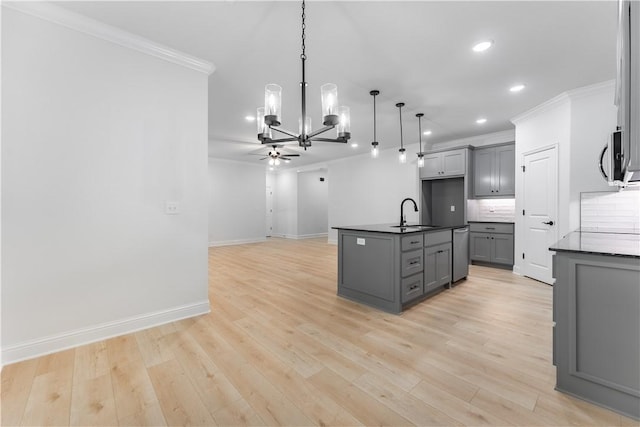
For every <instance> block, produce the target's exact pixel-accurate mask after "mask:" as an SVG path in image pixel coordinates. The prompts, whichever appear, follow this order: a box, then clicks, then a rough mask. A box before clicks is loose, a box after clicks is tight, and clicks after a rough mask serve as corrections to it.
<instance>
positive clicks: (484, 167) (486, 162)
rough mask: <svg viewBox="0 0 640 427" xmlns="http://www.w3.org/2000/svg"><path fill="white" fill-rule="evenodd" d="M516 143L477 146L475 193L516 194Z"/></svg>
mask: <svg viewBox="0 0 640 427" xmlns="http://www.w3.org/2000/svg"><path fill="white" fill-rule="evenodd" d="M515 175H516V159H515V144H506V145H500V146H496V147H486V148H477V149H476V150H475V152H474V156H473V195H474V196H475V197H476V198H478V197H480V198H481V197H513V196H514V195H515Z"/></svg>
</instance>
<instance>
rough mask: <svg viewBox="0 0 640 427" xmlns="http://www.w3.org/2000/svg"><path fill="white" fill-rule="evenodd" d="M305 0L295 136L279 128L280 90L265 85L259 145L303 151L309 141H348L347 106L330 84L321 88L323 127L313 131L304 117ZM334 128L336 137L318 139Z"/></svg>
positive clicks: (259, 117)
mask: <svg viewBox="0 0 640 427" xmlns="http://www.w3.org/2000/svg"><path fill="white" fill-rule="evenodd" d="M305 7H306V6H305V1H304V0H302V53H301V54H300V61H301V63H302V82H301V83H300V90H301V114H300V118H299V119H298V133H297V134H296V133H294V132H291V131H288V130H286V129H283V128H281V127H280V125H281V124H282V123H281V121H282V87H280V86H279V85H277V84H273V83H271V84H268V85H266V87H265V90H264V108H263V112H262V115H261V114H260V112H259V113H258V116H257V120H258V123H259V124H258V140H260V142H261V143H262V144H269V145H272V144H282V143H289V142H291V143H293V142H297V143H298V145H299V146H300V147H303V148H304V149H305V150H306V149H307V147H310V146H311V143H312V142H315V141H321V142H338V143H346V142H347V141H348V140H349V139H350V138H351V116H350V110H349V107H344V106H340V105H339V104H338V87H337V86H336V85H335V84H333V83H326V84H324V85H322V86H321V87H320V99H321V103H322V124H323V127H321V128H320V129H317V130H313V129H312V127H311V118H310V117H309V116H307V103H306V102H307V100H306V90H307V82H306V77H305V71H306V70H305V61H306V59H307V55H306V46H305V37H306V35H305V29H306V24H305V18H306V14H305ZM258 111H260V109H258ZM334 128H337V129H336V130H337V136H336V137H335V138H321V137H318V135H320V134H323V133H325V132H327V131H329V130H331V129H334ZM272 130H275V131H277V132H279V133H281V134H283V135H285V137H283V138H279V139H274V138H273V134H272V132H271V131H272Z"/></svg>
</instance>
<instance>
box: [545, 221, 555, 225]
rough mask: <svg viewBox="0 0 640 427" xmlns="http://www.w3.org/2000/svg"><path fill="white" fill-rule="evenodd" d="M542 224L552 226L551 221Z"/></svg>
mask: <svg viewBox="0 0 640 427" xmlns="http://www.w3.org/2000/svg"><path fill="white" fill-rule="evenodd" d="M543 224H547V225H553V221H547V222H543Z"/></svg>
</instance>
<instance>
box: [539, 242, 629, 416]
mask: <svg viewBox="0 0 640 427" xmlns="http://www.w3.org/2000/svg"><path fill="white" fill-rule="evenodd" d="M549 249H550V250H552V251H555V252H556V253H555V255H554V257H553V271H554V277H555V278H556V282H555V285H554V287H553V321H554V322H555V326H554V329H553V364H554V365H555V366H556V369H557V372H556V389H557V390H559V391H563V392H565V393H568V394H571V395H573V396H577V397H580V398H582V399H585V400H588V401H590V402H593V403H596V404H599V405H601V406H604V407H606V408H609V409H613V410H615V411H618V412H619V413H621V414H624V415H626V416H631V417H634V418H636V419H638V418H640V235H638V234H621V233H601V232H598V233H594V232H585V231H576V232H573V233H570V234H568V235H567V236H565V237H564V238H563V239H562V240H560V241H559V242H557V243H556V244H555V245H553V246H552V247H551V248H549Z"/></svg>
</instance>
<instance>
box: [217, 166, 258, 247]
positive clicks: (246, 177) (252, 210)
mask: <svg viewBox="0 0 640 427" xmlns="http://www.w3.org/2000/svg"><path fill="white" fill-rule="evenodd" d="M265 188H266V174H265V167H264V165H253V164H250V163H243V162H234V161H230V160H220V159H211V158H210V159H209V246H221V245H229V244H238V243H249V242H260V241H264V240H265V239H266V237H265V236H266V229H265V217H266V194H265Z"/></svg>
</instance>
